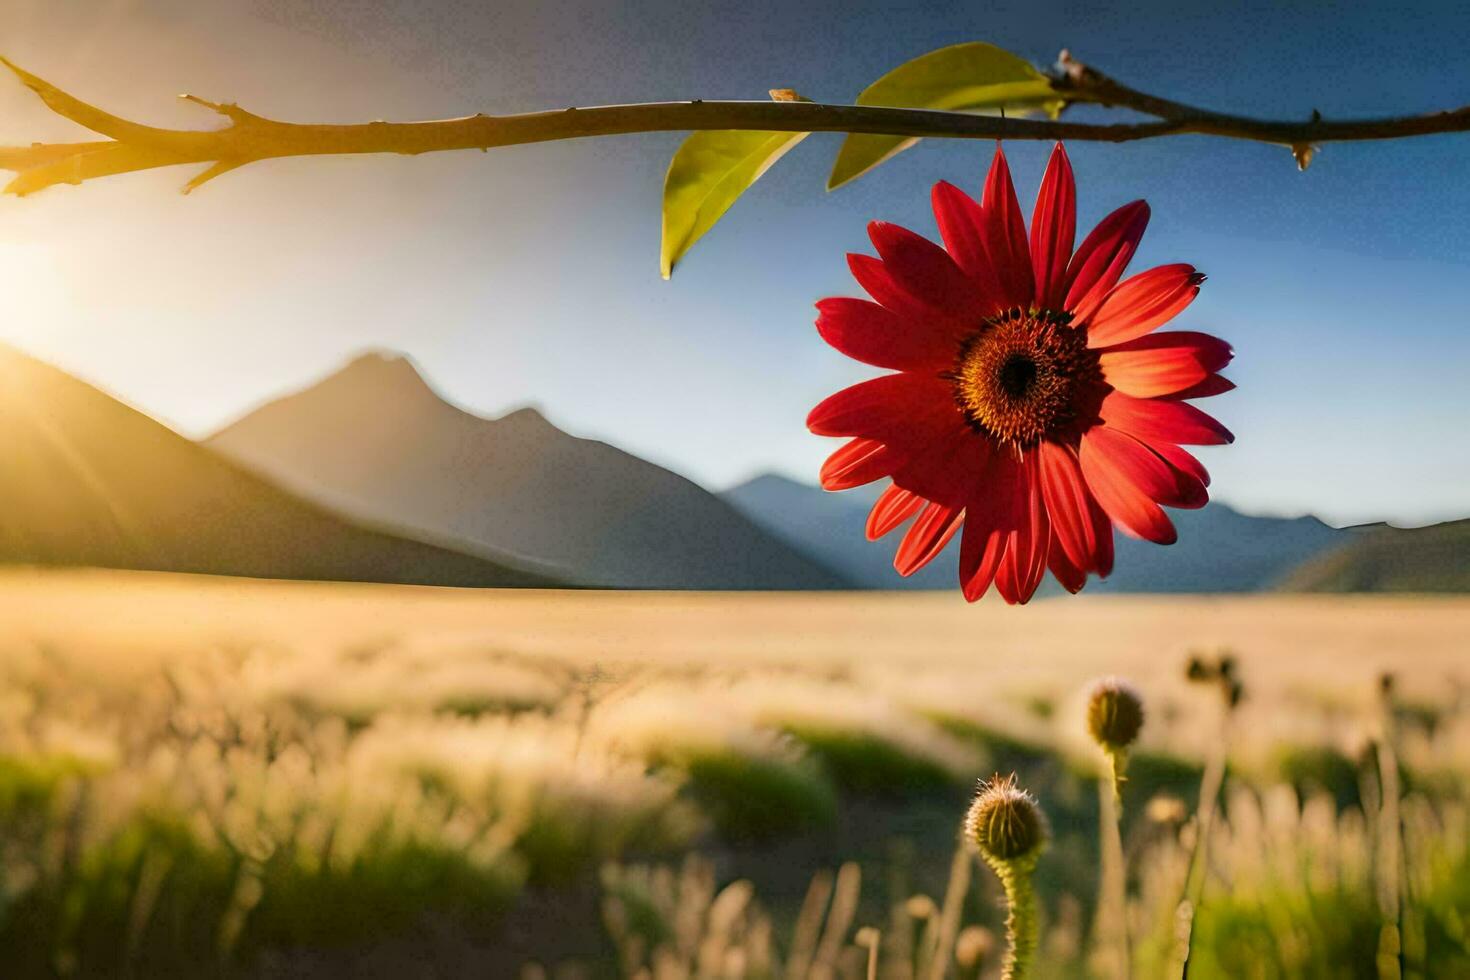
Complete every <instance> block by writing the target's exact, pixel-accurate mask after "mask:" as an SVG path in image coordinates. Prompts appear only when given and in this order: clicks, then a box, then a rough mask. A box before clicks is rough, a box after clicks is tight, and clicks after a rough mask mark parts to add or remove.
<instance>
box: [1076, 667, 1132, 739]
mask: <svg viewBox="0 0 1470 980" xmlns="http://www.w3.org/2000/svg"><path fill="white" fill-rule="evenodd" d="M1142 727H1143V698H1142V697H1141V696H1140V695H1139V693H1138V691H1137V690H1136V689H1135V688H1134V687H1133V685H1132V684H1129V683H1128V682H1127V681H1125V680H1121V679H1119V678H1117V677H1105V678H1103V679H1102V680H1100V681H1098V682H1097V683H1096V684H1094V685H1093V687H1092V693H1091V694H1090V695H1088V698H1087V731H1088V733H1089V734H1090V735H1092V738H1093V741H1095V742H1097V744H1098V745H1100V746H1102V747H1103V748H1104V749H1110V750H1114V751H1117V750H1121V749H1126V748H1128V746H1130V745H1132V744H1133V740H1134V739H1136V738H1137V737H1138V731H1139V729H1141V728H1142Z"/></svg>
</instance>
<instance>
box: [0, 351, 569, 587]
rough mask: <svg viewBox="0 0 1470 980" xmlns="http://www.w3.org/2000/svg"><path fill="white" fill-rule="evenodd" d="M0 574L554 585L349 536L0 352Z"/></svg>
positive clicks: (303, 505) (132, 416)
mask: <svg viewBox="0 0 1470 980" xmlns="http://www.w3.org/2000/svg"><path fill="white" fill-rule="evenodd" d="M0 432H3V433H4V436H3V443H0V561H6V562H12V563H26V564H44V565H96V566H102V567H110V568H131V569H150V570H165V571H177V572H205V573H210V574H220V575H246V576H254V577H262V578H299V579H332V580H341V581H371V582H397V583H419V584H430V585H467V586H469V585H473V586H537V585H542V586H545V585H554V584H556V582H555V581H554V580H553V579H551V578H549V577H546V576H543V575H541V574H537V573H534V572H532V571H525V570H521V569H519V568H517V567H513V566H511V565H506V564H499V563H496V562H492V561H489V560H485V559H482V558H478V557H472V556H470V555H466V554H461V553H458V552H455V551H451V550H448V549H446V548H441V547H437V546H435V545H432V544H426V543H423V542H420V541H414V540H408V539H405V538H401V537H397V536H394V535H392V534H388V533H383V532H380V531H376V530H371V529H367V528H363V527H359V526H356V525H354V524H352V523H350V522H348V521H346V520H344V519H342V518H340V517H338V516H336V515H334V514H332V513H331V512H329V511H327V510H325V509H323V508H322V507H320V506H318V505H316V504H312V503H308V502H306V501H303V500H299V499H297V498H296V497H293V496H292V495H291V494H289V493H287V492H285V491H284V490H281V489H280V488H278V487H276V486H273V485H272V484H270V483H268V482H266V481H265V480H262V479H261V478H260V477H258V476H255V475H253V474H251V473H248V472H246V471H244V470H242V469H241V468H240V467H238V466H236V465H235V464H233V463H231V462H229V461H227V460H225V459H222V458H221V457H219V456H218V455H217V454H215V453H214V452H212V451H210V450H209V449H207V448H205V447H203V446H200V445H198V444H196V443H194V442H192V441H190V440H188V439H186V438H184V437H183V436H180V435H178V434H177V433H175V432H172V431H171V430H169V429H168V428H166V427H165V426H163V425H160V424H159V423H157V422H155V421H153V420H152V419H150V418H148V417H147V416H146V415H143V414H142V413H141V412H138V411H135V410H134V409H132V408H129V407H128V406H126V405H124V404H122V403H121V402H119V401H117V400H116V399H114V398H112V397H110V396H108V395H106V394H103V393H102V392H101V391H99V390H97V389H96V388H93V387H92V386H90V385H88V384H86V383H84V382H82V381H79V380H77V379H76V378H73V377H72V376H70V375H68V374H66V373H65V372H62V371H60V370H58V369H56V368H53V367H51V366H49V365H46V364H43V363H41V362H40V361H37V360H35V359H33V358H31V357H29V356H27V355H25V354H22V353H20V352H19V351H17V350H15V349H13V348H10V347H5V346H0Z"/></svg>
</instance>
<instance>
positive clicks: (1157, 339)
mask: <svg viewBox="0 0 1470 980" xmlns="http://www.w3.org/2000/svg"><path fill="white" fill-rule="evenodd" d="M1232 356H1233V355H1232V353H1231V350H1230V345H1229V344H1227V343H1225V341H1223V340H1220V339H1219V338H1218V337H1211V336H1210V335H1208V334H1202V333H1194V332H1193V331H1189V330H1178V331H1170V332H1169V333H1155V334H1149V335H1148V336H1147V337H1139V338H1138V339H1137V340H1130V341H1128V342H1127V343H1126V344H1119V345H1117V346H1115V347H1109V348H1107V349H1106V350H1103V351H1100V352H1099V354H1098V364H1099V365H1100V366H1101V367H1102V372H1103V377H1104V378H1105V379H1106V380H1107V382H1108V384H1110V385H1112V386H1113V387H1114V388H1117V389H1118V390H1119V391H1121V392H1123V393H1124V394H1128V395H1133V396H1135V397H1138V398H1151V397H1154V396H1157V395H1168V394H1171V393H1173V392H1177V391H1183V390H1184V389H1186V388H1190V387H1193V386H1194V385H1197V384H1199V383H1200V382H1202V381H1204V380H1205V379H1207V378H1208V377H1209V376H1210V375H1211V374H1214V373H1215V372H1216V371H1218V370H1220V369H1221V368H1223V367H1224V366H1225V365H1226V364H1229V363H1230V358H1231V357H1232Z"/></svg>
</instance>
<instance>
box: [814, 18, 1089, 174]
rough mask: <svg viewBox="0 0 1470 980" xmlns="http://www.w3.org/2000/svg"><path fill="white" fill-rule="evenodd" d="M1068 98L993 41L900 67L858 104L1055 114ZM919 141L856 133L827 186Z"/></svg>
mask: <svg viewBox="0 0 1470 980" xmlns="http://www.w3.org/2000/svg"><path fill="white" fill-rule="evenodd" d="M1063 102H1064V100H1063V99H1062V97H1061V96H1060V95H1058V94H1057V92H1056V90H1055V89H1053V88H1052V87H1051V82H1050V81H1048V80H1047V77H1046V76H1045V75H1043V74H1042V73H1041V72H1039V71H1037V70H1036V69H1035V68H1033V67H1032V66H1031V64H1030V63H1029V62H1027V61H1025V60H1023V59H1021V58H1018V57H1016V56H1015V55H1013V54H1011V53H1010V52H1009V51H1003V50H1001V49H1000V48H997V47H996V46H995V45H993V44H985V43H984V42H981V41H972V42H970V43H967V44H956V45H952V46H951V47H947V48H940V49H939V50H937V51H930V52H929V53H928V54H925V55H920V56H919V57H917V58H915V59H914V60H913V61H908V62H905V63H904V64H902V65H899V66H898V67H897V68H895V69H893V71H891V72H889V73H888V74H886V75H884V76H883V77H882V78H880V79H878V80H877V81H876V82H874V83H873V84H872V85H869V86H868V87H867V88H865V89H863V92H862V94H861V95H859V96H858V97H857V104H858V105H883V106H898V107H902V108H907V109H942V110H946V111H950V112H976V113H982V114H986V115H998V114H999V113H1000V110H1001V108H1002V107H1004V108H1005V110H1006V111H1007V112H1008V113H1011V114H1014V115H1027V114H1030V113H1035V112H1045V113H1047V114H1048V115H1050V116H1053V117H1055V116H1056V114H1057V113H1058V112H1060V111H1061V108H1062V105H1063ZM917 142H918V138H917V137H908V136H875V135H871V134H868V133H853V134H852V135H850V136H848V137H847V139H846V140H844V141H843V143H842V149H841V150H839V151H838V153H837V161H836V162H835V163H834V164H833V165H832V175H831V176H830V177H828V178H827V189H828V190H832V189H834V188H837V187H840V186H842V185H843V184H845V183H847V182H848V181H850V180H854V179H856V178H858V177H861V176H862V175H863V174H865V173H867V172H868V171H869V170H872V169H873V168H874V167H876V166H878V164H880V163H883V162H884V161H885V160H888V159H889V158H891V157H893V156H895V155H897V154H898V153H901V152H903V151H904V150H906V149H908V148H909V147H911V146H913V145H914V144H915V143H917Z"/></svg>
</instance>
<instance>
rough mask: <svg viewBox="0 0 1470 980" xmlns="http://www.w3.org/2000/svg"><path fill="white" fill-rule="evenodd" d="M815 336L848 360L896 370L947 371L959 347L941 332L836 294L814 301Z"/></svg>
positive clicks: (865, 301) (860, 301)
mask: <svg viewBox="0 0 1470 980" xmlns="http://www.w3.org/2000/svg"><path fill="white" fill-rule="evenodd" d="M929 322H930V323H933V322H934V321H929ZM817 333H819V334H821V336H822V339H823V340H825V341H826V342H827V343H829V344H831V345H832V346H833V347H835V348H837V349H838V350H840V351H841V352H842V353H844V354H846V355H847V356H848V357H851V358H854V359H856V360H859V361H862V362H863V363H865V364H872V365H875V366H877V367H881V368H893V369H895V370H898V371H919V370H926V369H928V370H933V369H938V368H946V367H949V366H951V365H952V364H953V362H954V359H955V356H956V354H957V352H958V349H959V348H958V345H957V344H956V343H955V342H954V341H953V340H952V339H951V337H950V335H949V334H948V333H947V332H946V331H944V330H942V329H940V330H935V329H925V325H924V324H918V323H914V322H913V321H910V320H905V319H904V318H903V317H901V316H899V315H898V314H897V313H894V312H893V311H891V310H887V309H884V308H883V307H881V306H879V305H878V304H877V303H871V302H869V301H868V300H865V299H849V298H847V297H841V296H834V297H829V298H828V299H824V300H821V301H820V302H818V303H817Z"/></svg>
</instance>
